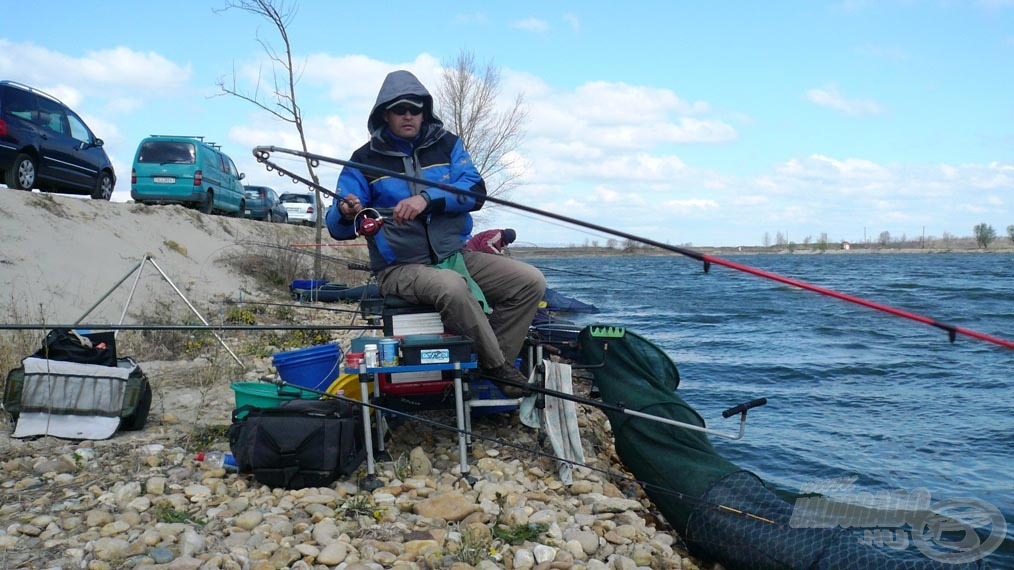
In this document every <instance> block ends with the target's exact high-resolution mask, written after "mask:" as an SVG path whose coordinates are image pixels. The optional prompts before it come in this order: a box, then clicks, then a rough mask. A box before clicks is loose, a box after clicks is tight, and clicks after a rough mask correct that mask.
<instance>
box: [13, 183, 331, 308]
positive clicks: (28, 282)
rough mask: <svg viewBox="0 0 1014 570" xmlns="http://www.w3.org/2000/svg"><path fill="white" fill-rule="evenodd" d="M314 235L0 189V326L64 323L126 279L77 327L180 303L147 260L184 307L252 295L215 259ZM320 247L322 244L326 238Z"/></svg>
mask: <svg viewBox="0 0 1014 570" xmlns="http://www.w3.org/2000/svg"><path fill="white" fill-rule="evenodd" d="M313 236H314V230H313V228H309V227H300V226H296V225H291V224H268V223H265V222H258V221H253V220H241V219H231V218H226V217H222V216H217V215H215V216H209V215H204V214H200V213H198V212H196V211H194V210H189V209H186V208H183V207H181V206H142V205H139V204H126V203H115V202H104V201H99V200H89V199H78V198H73V197H65V196H59V195H51V194H41V193H39V192H31V193H29V192H21V191H14V190H8V189H6V188H3V187H0V244H2V247H0V293H2V299H0V307H3V308H5V309H6V311H3V312H0V321H2V322H13V321H15V320H17V321H19V322H44V323H50V324H65V323H72V322H74V321H76V320H77V319H78V318H80V317H81V316H83V315H84V314H85V312H86V311H87V310H88V309H89V308H90V307H91V306H92V305H94V304H95V303H96V302H98V301H99V299H101V298H102V296H103V295H105V294H106V293H107V292H108V291H109V290H110V289H112V288H113V287H114V286H116V284H117V282H118V281H120V280H121V279H123V278H124V277H126V276H128V275H129V278H127V279H126V280H125V281H123V283H122V284H121V285H119V286H118V287H116V289H115V291H114V292H113V293H112V294H110V295H109V297H108V298H107V299H106V300H105V301H103V302H102V304H101V305H99V307H97V308H96V309H95V310H93V311H92V312H91V313H90V314H89V316H88V318H87V319H86V320H85V322H88V323H116V322H119V320H120V316H121V313H122V312H123V309H124V306H125V305H126V304H127V300H128V298H129V299H130V302H129V311H128V316H127V318H126V319H125V321H124V322H127V323H131V322H136V320H132V319H131V316H136V314H137V313H138V312H139V311H143V310H144V309H145V306H146V305H150V304H151V303H153V302H157V301H158V300H163V301H165V300H167V299H168V300H171V301H173V302H175V301H176V300H177V299H178V298H179V297H178V295H177V294H176V293H175V292H174V291H173V289H172V287H171V286H169V285H168V284H167V283H166V281H165V279H163V278H162V276H161V275H160V274H159V272H158V271H157V269H156V268H155V267H154V266H152V265H151V264H149V263H146V264H144V266H143V268H142V270H141V271H140V274H141V277H140V280H139V281H138V284H137V289H136V292H135V293H134V296H133V297H130V290H131V288H132V286H133V284H134V280H135V276H136V275H137V272H134V273H131V272H132V270H133V269H134V268H135V267H136V266H137V265H138V264H139V262H140V261H141V260H142V259H144V256H145V254H150V255H151V256H152V258H153V259H154V261H155V263H156V264H157V265H158V267H160V268H161V269H162V270H163V271H164V272H165V274H166V275H167V276H168V277H169V279H170V280H172V282H173V283H174V284H175V285H176V286H177V287H178V288H179V289H180V290H181V291H182V292H183V294H184V295H185V296H186V297H187V298H188V299H190V300H191V301H192V302H194V303H195V304H196V303H205V302H207V301H208V300H210V299H213V298H222V297H232V298H235V297H237V296H238V295H239V292H240V291H245V294H250V293H255V292H256V291H255V285H254V283H253V280H252V279H250V278H244V277H241V276H240V275H238V274H237V273H236V272H235V271H232V270H230V269H228V267H226V266H225V264H224V263H223V260H224V259H226V258H227V257H228V256H230V255H235V254H236V253H238V252H241V251H242V248H244V247H249V245H244V244H249V243H251V242H254V243H264V242H267V243H273V244H284V245H287V244H290V243H305V242H312V241H313ZM324 239H325V240H327V241H330V238H329V237H328V236H327V232H326V231H325V232H324Z"/></svg>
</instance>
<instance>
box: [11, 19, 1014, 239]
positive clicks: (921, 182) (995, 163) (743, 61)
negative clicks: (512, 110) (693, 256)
mask: <svg viewBox="0 0 1014 570" xmlns="http://www.w3.org/2000/svg"><path fill="white" fill-rule="evenodd" d="M31 4H32V3H25V2H19V3H14V4H12V5H9V6H5V9H4V12H5V21H7V22H17V25H16V26H13V25H12V26H4V30H3V31H2V32H0V78H3V79H12V80H16V81H20V82H23V83H27V84H29V85H32V86H35V87H38V88H41V89H43V90H46V91H48V92H50V93H53V94H55V95H57V96H58V97H60V98H61V99H63V100H64V101H65V102H67V103H68V104H69V105H71V107H72V108H74V109H75V110H76V111H77V112H78V113H79V114H81V115H82V116H83V117H84V118H85V120H86V121H87V122H88V123H89V125H90V126H91V127H92V129H93V130H94V131H95V132H96V134H97V135H98V136H99V137H101V138H103V139H104V140H105V141H106V148H107V151H108V152H109V154H110V156H111V158H112V159H113V162H114V165H115V167H116V170H117V175H118V177H119V180H118V181H117V186H116V192H115V194H114V197H113V199H114V200H118V201H123V200H127V199H129V192H130V184H129V182H130V180H129V178H130V165H131V161H132V159H133V154H134V151H135V149H136V147H137V144H138V143H139V142H140V140H141V139H142V138H143V137H145V136H147V135H148V134H152V133H158V134H200V135H204V136H206V137H208V138H209V139H211V140H214V141H216V142H219V143H220V144H222V145H223V148H224V150H225V151H226V152H227V153H228V154H230V155H231V156H232V158H233V159H234V160H235V161H236V163H237V165H238V166H239V167H240V170H241V171H243V172H245V173H246V174H247V180H246V182H247V183H257V184H267V185H270V186H273V187H275V188H277V189H279V190H288V189H291V188H293V186H292V185H291V183H289V182H286V181H284V180H282V179H280V178H278V177H277V175H275V174H273V173H269V172H267V171H266V170H265V169H264V168H263V167H262V166H260V165H258V164H256V163H255V162H254V160H253V159H252V156H251V153H250V149H251V148H253V147H254V146H257V145H276V146H283V147H296V146H297V143H296V138H295V137H296V133H295V130H294V128H293V127H292V126H291V125H289V124H285V123H282V122H279V121H277V120H275V119H273V118H272V117H271V116H270V115H268V114H267V113H266V112H265V111H263V110H260V109H258V108H256V107H254V106H253V105H251V104H250V103H248V102H245V101H242V100H240V99H238V98H235V97H229V96H218V97H216V96H215V95H216V94H218V87H217V85H216V80H218V79H219V78H226V79H228V80H230V81H231V79H232V77H233V73H234V70H235V74H236V77H237V78H238V80H239V81H240V82H241V84H240V85H241V87H243V88H249V86H250V85H251V83H250V78H252V77H255V76H256V73H257V70H258V69H260V70H261V71H262V73H263V74H264V75H267V74H268V72H269V69H270V65H269V63H267V62H266V61H265V52H264V49H263V48H262V47H261V45H260V44H259V43H257V40H256V38H258V37H260V38H261V39H263V40H264V41H266V42H268V43H270V44H272V45H274V46H275V47H280V46H281V43H280V41H279V38H278V36H277V33H276V31H275V29H274V27H273V26H271V25H270V24H269V23H268V22H267V21H266V20H263V19H260V18H257V17H255V16H252V15H249V14H246V13H244V12H241V11H237V10H230V11H226V12H218V11H216V10H217V9H220V8H222V7H223V6H224V2H219V1H215V2H198V1H186V2H179V1H178V0H177V1H174V2H167V1H163V0H149V1H145V2H135V1H116V0H105V1H102V2H71V1H69V0H64V1H52V2H43V3H34V4H35V5H31ZM290 4H291V3H290ZM289 34H290V37H291V41H292V44H293V50H294V53H295V56H296V58H297V61H299V62H300V66H301V67H302V75H301V77H300V81H299V84H298V86H297V96H298V97H299V100H300V102H301V104H302V107H303V113H304V121H305V123H306V125H307V129H308V136H309V138H310V147H311V151H312V152H316V153H318V154H324V155H328V156H334V157H337V158H342V159H346V158H348V156H349V155H350V154H351V152H352V151H353V150H354V149H355V148H356V147H358V146H359V145H361V144H362V143H363V142H365V139H366V136H367V132H366V114H367V112H368V109H369V107H370V106H371V105H372V104H373V102H374V99H375V97H376V93H377V90H378V88H379V86H380V83H381V81H382V80H383V77H384V75H386V74H387V73H388V72H389V71H392V70H395V69H409V70H411V71H413V72H414V73H416V75H418V76H419V77H420V78H421V79H422V80H423V82H424V83H425V84H426V85H427V86H428V87H429V88H430V89H431V91H435V89H436V84H437V79H438V78H439V73H440V67H441V65H442V64H444V63H447V62H449V61H451V60H453V59H454V58H455V57H456V56H457V55H458V54H459V53H460V52H462V50H467V51H470V52H472V53H473V54H474V55H475V57H476V59H477V60H478V61H479V62H480V63H483V62H486V61H490V60H492V61H493V62H494V63H495V64H496V65H498V66H500V68H501V70H502V74H503V87H504V91H503V94H502V101H503V103H504V104H509V103H510V102H511V101H512V99H513V96H514V94H516V93H518V92H523V93H524V95H525V100H526V103H527V107H528V112H529V122H528V124H527V128H526V136H525V140H524V144H523V146H522V148H521V149H520V153H519V156H518V157H517V158H518V159H519V164H522V165H523V170H522V171H521V173H522V179H523V182H524V183H523V185H522V186H520V187H518V188H516V189H515V190H514V191H513V193H512V194H511V196H510V198H511V199H512V200H514V201H517V202H520V203H523V204H525V205H528V206H531V207H534V208H538V209H542V210H548V211H553V212H557V213H560V214H564V215H567V216H569V217H573V218H578V219H581V220H584V221H587V222H590V223H594V224H597V225H601V226H605V227H610V228H616V229H619V230H622V231H624V232H628V233H632V234H635V235H640V236H646V237H650V238H651V239H654V240H657V241H661V242H668V243H672V244H692V245H698V246H702V245H760V244H762V243H763V241H764V239H765V235H767V237H768V239H770V240H771V241H772V242H773V241H774V240H775V239H776V236H777V235H778V233H779V232H780V233H782V234H783V236H785V237H786V238H787V239H789V240H791V241H795V242H803V241H804V239H805V238H807V237H809V238H810V239H811V240H812V241H816V240H818V239H819V238H820V236H821V234H824V233H826V234H827V237H828V239H829V240H831V241H838V240H849V241H855V242H858V241H862V240H863V239H864V235H865V237H867V238H869V239H871V240H873V241H875V240H876V239H877V236H878V235H879V234H880V233H881V232H883V231H888V232H890V234H891V235H892V236H894V237H901V236H903V235H904V236H907V237H909V238H914V237H918V236H921V235H926V236H927V237H930V236H932V237H941V236H942V235H944V234H945V233H948V234H951V235H955V236H968V235H971V234H972V227H973V226H974V225H975V224H977V223H981V222H985V223H989V224H991V225H992V226H994V228H995V229H996V230H997V232H998V233H999V234H1000V235H1005V233H1006V227H1007V226H1008V225H1011V224H1014V63H1012V62H1014V0H983V1H963V2H962V1H920V0H906V1H892V0H885V1H878V2H873V1H870V2H865V1H861V0H853V1H843V2H773V3H754V2H638V1H630V2H622V3H621V2H596V1H590V0H583V1H581V2H566V1H562V2H529V1H515V2H510V3H485V2H484V3H479V2H476V3H467V2H466V3H460V4H441V3H425V2H422V3H421V2H402V1H388V2H383V3H379V2H378V3H367V2H355V3H353V2H339V1H305V2H301V3H299V4H298V10H297V12H296V14H295V16H294V19H293V20H292V21H291V23H290V25H289ZM321 174H322V178H323V181H324V184H325V185H326V186H328V187H333V186H334V181H335V180H336V179H337V174H338V171H337V169H325V170H324V171H323V172H322V173H321ZM486 226H501V227H503V226H510V227H515V228H517V229H518V234H519V237H518V239H519V241H521V242H529V243H535V244H539V245H545V246H551V245H567V244H581V243H586V242H590V241H598V242H599V243H600V244H605V241H606V239H608V238H609V237H610V236H608V235H603V234H596V233H594V232H589V231H587V230H583V229H580V228H572V227H567V226H565V225H561V224H560V223H558V222H550V221H547V220H545V219H543V218H539V217H533V216H531V215H528V214H525V215H523V216H522V215H519V214H518V213H516V212H514V211H511V210H510V209H507V208H497V209H495V210H492V211H491V212H490V213H489V214H487V215H486V216H485V217H484V218H482V219H481V227H480V229H482V227H486Z"/></svg>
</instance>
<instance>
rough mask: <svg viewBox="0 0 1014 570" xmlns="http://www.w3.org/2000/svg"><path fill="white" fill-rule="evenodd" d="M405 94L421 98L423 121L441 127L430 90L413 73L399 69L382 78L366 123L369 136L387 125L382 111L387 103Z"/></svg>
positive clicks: (424, 130)
mask: <svg viewBox="0 0 1014 570" xmlns="http://www.w3.org/2000/svg"><path fill="white" fill-rule="evenodd" d="M407 95H413V96H415V97H419V98H421V99H422V100H423V120H424V123H427V124H429V125H432V126H434V127H436V128H438V129H439V128H443V126H444V123H443V121H441V120H440V119H439V118H437V116H436V115H435V114H434V113H433V97H432V96H431V95H430V92H429V91H427V90H426V88H425V87H423V84H422V83H421V82H420V81H419V80H418V79H417V78H416V76H415V75H412V74H411V73H410V72H408V71H405V70H403V69H401V70H398V71H392V72H391V73H388V74H387V77H385V78H384V83H383V85H381V86H380V92H379V93H378V94H377V102H376V103H374V105H373V110H372V111H370V118H369V120H368V121H367V123H366V127H367V128H368V129H369V130H370V135H371V136H372V135H376V134H379V133H378V130H379V129H382V128H384V127H385V126H387V122H386V121H385V120H384V111H385V110H386V108H387V105H388V104H389V103H392V102H394V101H396V100H398V99H399V98H401V97H405V96H407ZM423 132H426V128H424V129H423Z"/></svg>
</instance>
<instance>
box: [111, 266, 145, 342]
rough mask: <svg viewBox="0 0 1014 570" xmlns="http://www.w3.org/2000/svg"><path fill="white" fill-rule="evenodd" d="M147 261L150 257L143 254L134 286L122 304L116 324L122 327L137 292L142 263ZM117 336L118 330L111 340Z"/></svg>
mask: <svg viewBox="0 0 1014 570" xmlns="http://www.w3.org/2000/svg"><path fill="white" fill-rule="evenodd" d="M149 259H151V255H149V254H147V253H146V254H144V257H143V258H141V263H140V265H138V266H137V275H135V276H134V284H133V285H131V286H130V293H128V294H127V301H126V302H125V303H123V312H122V313H120V322H119V323H118V324H121V325H122V324H123V319H124V318H126V316H127V307H129V306H130V301H131V299H133V298H134V291H136V290H137V283H138V282H139V281H140V280H141V272H142V271H144V262H145V261H148V260H149ZM119 334H120V329H116V330H115V331H113V338H116V336H117V335H119Z"/></svg>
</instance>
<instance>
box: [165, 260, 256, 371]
mask: <svg viewBox="0 0 1014 570" xmlns="http://www.w3.org/2000/svg"><path fill="white" fill-rule="evenodd" d="M147 259H148V261H150V262H151V264H152V266H154V267H155V269H157V270H158V272H159V273H161V274H162V278H163V279H165V280H166V283H168V284H169V286H170V287H172V288H173V291H176V294H177V295H179V296H180V299H183V302H184V303H186V304H187V306H188V307H190V310H191V311H193V313H194V314H195V315H197V318H198V319H201V322H202V323H204V324H205V326H208V327H211V325H210V324H209V323H208V321H206V320H204V317H203V316H201V313H200V312H198V310H197V309H195V308H194V306H193V305H191V304H190V301H189V300H188V299H187V297H186V295H184V294H183V291H180V290H179V288H178V287H176V284H175V283H173V280H172V279H169V276H168V275H166V274H165V271H162V268H161V267H159V266H158V264H157V263H155V260H154V259H152V258H151V257H147ZM211 334H213V335H215V338H217V339H218V342H219V343H221V345H222V347H223V348H225V351H226V352H228V353H229V355H230V356H232V359H233V360H235V361H236V364H239V367H240V368H243V369H246V366H244V365H243V362H242V361H241V360H240V359H239V357H238V356H236V353H234V352H233V351H232V349H231V348H229V345H227V344H225V341H224V340H222V337H220V336H218V333H217V332H215V331H211Z"/></svg>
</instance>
